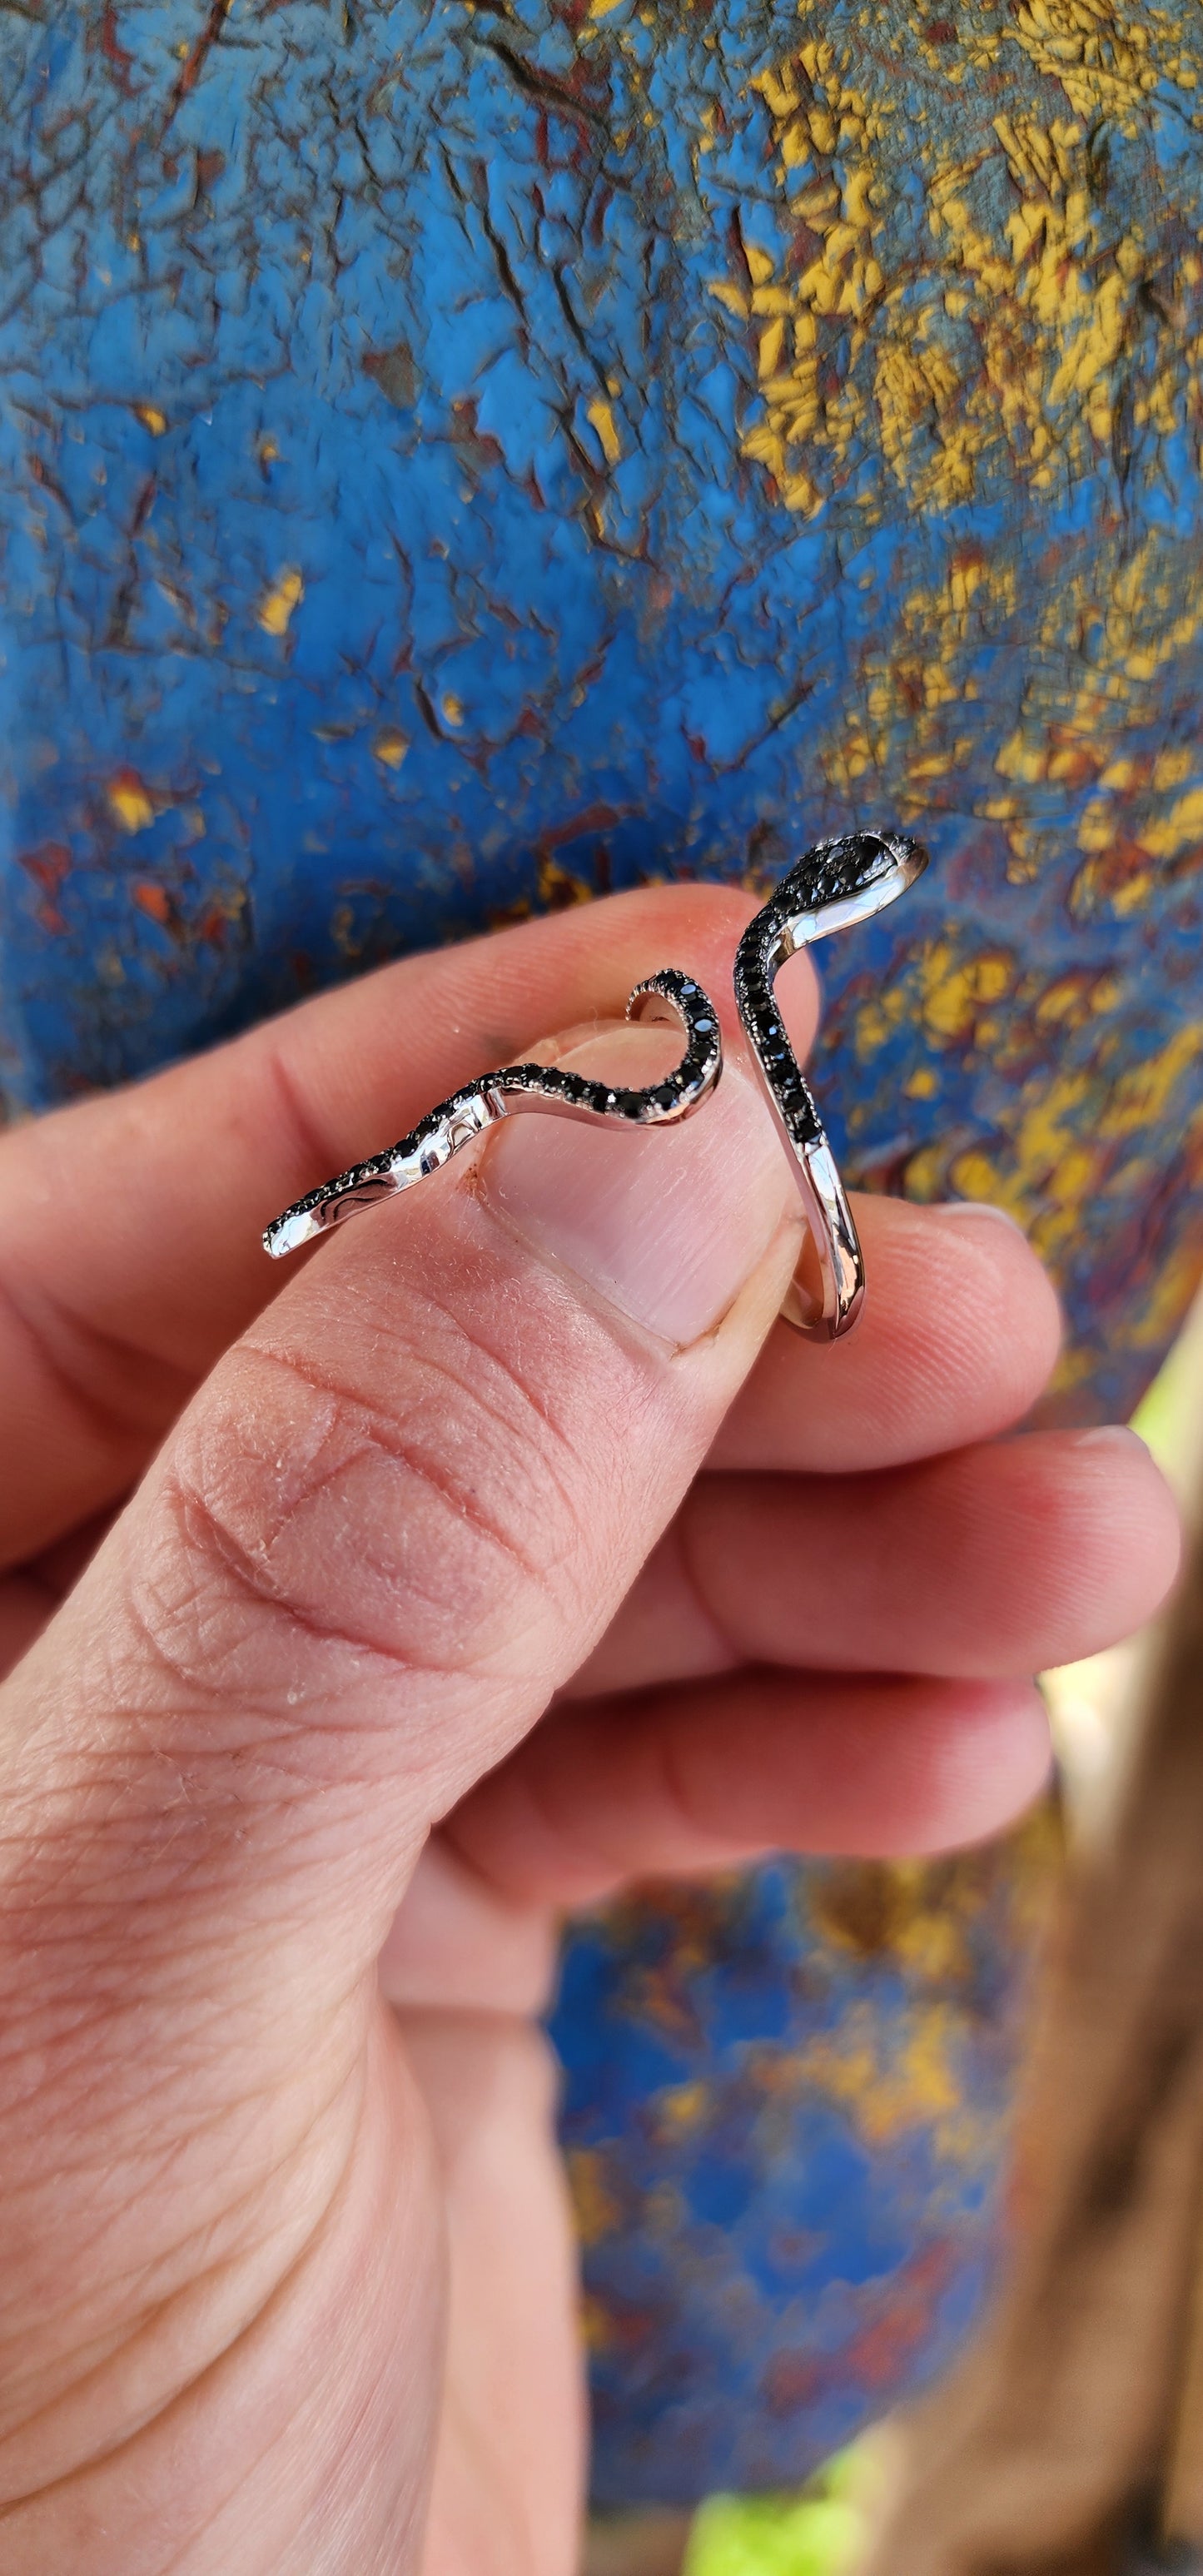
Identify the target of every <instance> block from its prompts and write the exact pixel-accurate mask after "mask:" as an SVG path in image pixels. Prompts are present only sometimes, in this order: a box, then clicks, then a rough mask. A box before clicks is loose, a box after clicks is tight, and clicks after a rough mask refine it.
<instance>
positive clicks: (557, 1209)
mask: <svg viewBox="0 0 1203 2576" xmlns="http://www.w3.org/2000/svg"><path fill="white" fill-rule="evenodd" d="M679 1053H680V1047H679V1043H678V1042H676V1041H675V1040H674V1038H673V1036H672V1034H671V1032H666V1031H665V1030H663V1029H657V1028H650V1027H649V1028H631V1027H628V1026H626V1025H624V1024H622V1023H616V1025H615V1026H614V1027H613V1029H610V1030H607V1031H606V1032H605V1033H604V1034H599V1035H595V1036H590V1037H588V1038H586V1039H584V1040H583V1041H581V1042H580V1043H578V1044H577V1045H575V1046H573V1047H571V1048H570V1049H569V1050H568V1051H567V1052H566V1053H565V1054H563V1055H562V1056H560V1057H559V1058H558V1059H557V1061H559V1062H560V1063H562V1064H566V1065H569V1066H571V1068H572V1070H573V1071H574V1072H576V1073H588V1074H594V1075H598V1076H604V1077H605V1078H606V1080H607V1081H609V1082H615V1083H619V1082H621V1083H623V1084H625V1085H627V1086H629V1087H630V1088H632V1089H634V1088H637V1087H642V1086H643V1085H644V1084H646V1083H652V1082H657V1081H660V1080H661V1079H662V1078H663V1075H664V1073H665V1071H666V1070H667V1068H668V1066H669V1065H670V1064H672V1063H673V1062H675V1060H676V1057H677V1056H678V1055H679ZM481 1186H482V1194H483V1196H484V1198H485V1200H486V1202H487V1203H489V1204H491V1206H492V1207H493V1208H494V1210H495V1211H496V1212H497V1213H498V1214H499V1215H501V1216H502V1217H503V1218H504V1219H505V1221H506V1223H507V1224H508V1225H509V1226H510V1227H512V1229H513V1230H514V1232H515V1233H516V1234H519V1235H521V1236H522V1237H523V1238H524V1239H525V1241H526V1242H527V1243H529V1244H531V1245H532V1246H533V1247H534V1249H535V1250H536V1251H537V1252H539V1253H541V1254H543V1255H544V1256H545V1257H548V1258H550V1259H552V1260H553V1261H556V1262H558V1263H560V1264H561V1265H562V1266H563V1267H564V1268H565V1269H567V1270H571V1271H573V1272H574V1273H575V1274H576V1276H577V1278H578V1279H581V1280H583V1281H584V1282H585V1283H586V1285H587V1286H588V1287H589V1288H590V1289H591V1290H593V1291H594V1293H595V1294H597V1295H599V1296H602V1297H604V1298H606V1299H607V1300H608V1301H609V1303H610V1304H611V1305H612V1306H616V1307H618V1308H619V1309H620V1310H621V1311H622V1313H623V1314H625V1315H628V1316H630V1317H631V1318H632V1320H633V1321H634V1322H635V1323H637V1324H640V1325H642V1326H643V1328H644V1329H645V1331H647V1332H649V1333H654V1334H656V1335H658V1336H659V1338H660V1339H661V1340H663V1341H666V1342H671V1343H674V1344H676V1345H678V1346H680V1345H682V1344H685V1343H689V1342H693V1341H696V1340H697V1339H698V1338H699V1336H700V1335H701V1334H703V1333H706V1332H709V1331H711V1330H712V1328H713V1327H714V1325H715V1324H717V1323H718V1321H719V1319H720V1317H721V1316H722V1315H723V1314H724V1313H725V1311H726V1309H727V1307H728V1306H729V1305H730V1304H731V1303H732V1301H733V1299H734V1298H735V1297H736V1296H737V1295H738V1293H739V1291H740V1289H741V1288H742V1287H743V1285H744V1282H745V1280H746V1279H749V1278H750V1277H751V1274H752V1272H753V1271H754V1270H755V1269H756V1267H757V1265H758V1263H759V1262H760V1261H761V1259H762V1258H763V1256H764V1254H765V1253H766V1252H767V1250H768V1247H769V1245H770V1243H771V1242H772V1240H773V1237H774V1235H775V1234H776V1232H777V1230H778V1228H779V1226H780V1224H781V1221H782V1217H783V1215H784V1214H785V1213H786V1212H787V1211H788V1209H789V1206H790V1199H791V1184H790V1175H789V1171H788V1167H787V1166H786V1164H785V1162H784V1158H783V1156H782V1153H781V1149H780V1146H779V1144H778V1142H777V1138H776V1136H775V1134H774V1132H773V1129H772V1126H771V1124H770V1121H769V1117H768V1113H767V1111H766V1109H765V1108H764V1106H763V1104H762V1103H761V1101H760V1098H759V1096H758V1094H757V1093H756V1092H754V1091H753V1090H752V1087H751V1085H750V1083H749V1082H748V1081H747V1080H746V1079H745V1077H744V1076H743V1075H742V1074H741V1073H740V1072H739V1071H738V1070H737V1069H735V1068H733V1067H732V1066H731V1065H730V1064H728V1066H727V1067H726V1069H725V1070H724V1073H723V1078H722V1081H721V1083H720V1084H719V1087H718V1090H717V1091H716V1092H714V1093H713V1094H712V1095H711V1097H710V1099H709V1100H708V1101H706V1102H705V1104H704V1106H703V1107H702V1108H701V1109H700V1110H698V1111H697V1112H696V1113H695V1115H694V1116H693V1117H692V1118H691V1119H688V1120H687V1121H686V1122H685V1123H684V1124H683V1125H682V1126H680V1127H669V1128H658V1129H656V1128H653V1129H644V1130H642V1131H640V1130H634V1131H632V1130H630V1129H626V1130H624V1131H619V1130H615V1129H611V1128H605V1127H598V1128H595V1129H592V1130H591V1129H589V1128H588V1127H585V1126H576V1125H571V1126H570V1125H569V1124H568V1123H567V1122H566V1121H563V1120H560V1119H550V1118H547V1119H544V1118H537V1117H530V1118H519V1119H516V1120H515V1121H514V1123H513V1125H512V1126H504V1127H502V1128H501V1129H500V1131H499V1133H498V1134H497V1136H496V1138H495V1139H494V1141H493V1143H492V1145H491V1146H490V1148H489V1150H488V1152H487V1153H486V1155H485V1158H484V1164H483V1170H482V1179H481Z"/></svg>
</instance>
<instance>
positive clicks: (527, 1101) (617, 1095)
mask: <svg viewBox="0 0 1203 2576" xmlns="http://www.w3.org/2000/svg"><path fill="white" fill-rule="evenodd" d="M627 1018H628V1020H638V1021H648V1020H662V1021H667V1022H670V1023H673V1024H676V1023H679V1024H680V1026H681V1027H682V1028H683V1030H684V1033H685V1041H686V1044H685V1053H684V1055H683V1056H682V1057H681V1060H680V1063H679V1064H678V1065H676V1066H675V1067H674V1069H673V1071H672V1072H671V1073H669V1074H665V1076H664V1077H663V1079H662V1080H661V1081H660V1082H656V1083H652V1084H650V1085H649V1086H648V1087H647V1088H646V1089H644V1090H642V1091H631V1090H626V1089H624V1088H622V1086H621V1085H610V1084H607V1083H604V1082H594V1081H591V1080H590V1079H589V1077H588V1076H587V1075H585V1074H580V1073H572V1072H570V1071H568V1070H567V1068H565V1067H562V1066H559V1065H546V1064H507V1065H503V1066H502V1067H501V1068H500V1070H499V1071H498V1072H496V1073H486V1074H482V1075H481V1076H480V1078H479V1079H478V1080H477V1081H475V1082H469V1083H465V1084H464V1085H463V1086H462V1088H461V1089H460V1090H459V1091H453V1092H452V1093H451V1095H450V1097H449V1098H448V1099H447V1100H441V1101H440V1102H439V1103H438V1106H437V1108H434V1109H430V1110H428V1111H427V1112H426V1115H425V1117H424V1118H420V1119H419V1121H418V1124H417V1126H416V1127H412V1128H411V1129H410V1132H409V1134H408V1135H407V1136H403V1137H402V1138H401V1140H400V1142H399V1144H396V1145H390V1146H388V1147H387V1148H386V1150H385V1152H384V1153H382V1154H373V1155H372V1156H370V1158H369V1159H368V1161H367V1162H364V1163H353V1164H351V1166H350V1168H349V1169H348V1170H347V1171H345V1172H339V1173H337V1174H336V1176H335V1178H334V1179H333V1180H330V1181H323V1182H322V1183H321V1185H320V1187H319V1188H317V1189H314V1190H309V1191H308V1192H307V1194H306V1196H305V1197H304V1198H301V1199H296V1200H295V1201H294V1202H293V1205H292V1206H291V1207H287V1208H285V1209H284V1212H283V1214H282V1215H281V1216H278V1217H276V1218H274V1219H273V1221H272V1223H271V1224H270V1225H269V1226H268V1228H267V1230H266V1232H265V1234H264V1237H263V1248H264V1251H265V1252H267V1253H270V1255H271V1258H272V1260H273V1261H280V1260H282V1259H283V1258H284V1256H285V1254H286V1253H289V1252H296V1251H299V1249H300V1247H301V1245H302V1244H305V1243H313V1242H316V1240H317V1238H318V1236H319V1235H322V1234H327V1233H328V1232H329V1231H330V1229H331V1227H332V1226H336V1225H342V1224H344V1223H345V1221H346V1219H347V1218H348V1217H352V1216H358V1215H360V1214H361V1213H362V1211H363V1210H364V1209H366V1208H370V1207H375V1206H376V1205H377V1203H378V1201H379V1200H381V1199H386V1198H393V1197H395V1196H396V1194H397V1192H398V1191H399V1190H408V1189H412V1188H413V1187H414V1184H415V1183H416V1182H418V1181H421V1180H425V1178H426V1177H427V1175H428V1173H430V1172H437V1171H438V1170H439V1169H440V1168H441V1166H442V1165H443V1164H444V1163H449V1162H450V1160H451V1158H452V1155H453V1154H458V1153H460V1152H461V1151H462V1150H463V1148H464V1147H465V1146H466V1145H470V1144H472V1143H473V1142H474V1141H475V1139H476V1138H477V1137H478V1136H480V1135H482V1134H483V1133H484V1130H485V1129H486V1127H492V1126H495V1125H496V1124H497V1122H498V1120H500V1119H502V1118H513V1117H515V1116H516V1115H518V1114H519V1113H520V1112H522V1111H529V1110H542V1111H546V1112H548V1113H550V1115H551V1116H552V1117H559V1118H581V1119H590V1120H595V1121H596V1120H600V1121H601V1122H602V1123H603V1124H604V1125H605V1126H608V1127H673V1126H676V1125H678V1124H679V1123H680V1121H681V1119H683V1118H689V1117H691V1116H692V1115H693V1112H694V1110H695V1109H698V1108H700V1107H701V1104H702V1102H703V1101H704V1100H705V1099H707V1098H708V1096H709V1094H710V1093H711V1092H712V1091H713V1090H714V1087H715V1084H716V1083H717V1081H718V1079H719V1075H720V1073H721V1072H722V1064H723V1048H722V1038H721V1035H720V1032H719V1022H718V1013H717V1011H716V1010H715V1008H714V1005H713V1003H712V1002H711V1000H710V998H709V996H708V994H706V993H705V992H703V990H702V987H701V985H700V984H697V983H695V982H694V980H693V977H692V976H690V975H684V974H682V973H681V972H680V970H679V968H677V967H675V966H665V967H662V968H661V970H660V972H659V973H658V974H655V975H649V976H648V977H647V978H646V980H645V981H644V982H643V983H641V984H637V985H636V986H635V989H634V992H633V993H632V994H631V997H630V1000H629V1002H628V1003H627Z"/></svg>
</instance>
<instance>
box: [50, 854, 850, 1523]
mask: <svg viewBox="0 0 1203 2576" xmlns="http://www.w3.org/2000/svg"><path fill="white" fill-rule="evenodd" d="M752 908H753V907H752V903H751V900H750V899H749V898H748V897H747V896H744V895H741V894H739V893H737V892H733V891H731V890H728V889H725V888H722V887H706V886H698V887H655V888H649V889H647V890H645V891H640V892H637V893H633V894H627V895H616V896H612V897H610V898H609V899H608V900H607V901H605V902H604V903H600V904H596V905H590V906H587V907H582V908H579V909H574V910H573V911H571V912H565V913H560V914H556V915H552V916H550V917H548V918H545V919H542V920H539V921H534V922H529V923H523V924H521V925H519V926H518V927H516V928H513V929H509V930H504V931H499V932H496V933H494V934H493V935H492V936H491V937H488V938H485V939H480V940H474V941H472V942H471V943H469V944H465V945H464V946H461V947H456V948H451V949H444V950H440V951H439V952H437V953H436V954H433V955H423V956H417V957H411V958H405V959H402V960H401V961H400V962H399V963H397V964H396V965H393V966H388V967H384V968H382V969H381V970H380V971H379V972H378V973H376V974H374V975H370V976H367V977H365V978H364V979H363V980H362V982H360V983H358V984H356V985H354V986H343V987H341V988H339V989H338V990H336V991H334V992H331V993H326V994H323V995H320V996H319V997H318V998H316V999H315V1000H313V1001H310V1002H306V1003H302V1004H300V1005H299V1006H298V1007H297V1008H296V1009H295V1010H292V1011H290V1012H287V1013H285V1014H284V1015H283V1016H282V1017H281V1018H279V1019H276V1020H273V1021H269V1022H267V1023H265V1024H264V1026H262V1027H261V1028H258V1029H255V1030H252V1031H251V1032H250V1033H249V1034H248V1035H247V1036H245V1037H242V1038H238V1039H235V1040H234V1041H233V1042H231V1043H230V1044H228V1045H225V1046H222V1047H220V1048H217V1049H215V1050H214V1051H213V1052H212V1053H211V1054H208V1055H205V1056H202V1057H199V1058H197V1059H195V1060H194V1061H192V1062H191V1063H188V1064H184V1065H178V1066H175V1067H173V1068H172V1069H171V1070H170V1071H168V1072H166V1073H163V1074H158V1075H156V1076H154V1077H153V1078H152V1079H151V1080H149V1081H147V1082H143V1083H139V1084H137V1085H134V1086H131V1087H130V1088H129V1089H126V1090H123V1091H120V1092H116V1093H112V1094H109V1095H108V1096H106V1097H102V1098H98V1099H95V1100H90V1101H86V1102H82V1103H80V1104H79V1105H77V1106H75V1107H72V1108H70V1109H65V1110H59V1111H56V1112H54V1113H52V1114H51V1115H50V1116H48V1117H46V1118H43V1119H41V1120H39V1121H37V1122H35V1123H31V1124H30V1125H28V1126H25V1127H19V1128H16V1129H14V1130H13V1131H11V1132H10V1134H8V1135H7V1136H6V1137H4V1138H3V1139H2V1140H0V1455H3V1456H4V1457H5V1459H6V1460H7V1461H8V1462H9V1467H10V1472H9V1475H8V1477H7V1479H6V1481H5V1486H4V1490H3V1492H2V1493H0V1564H13V1563H17V1562H21V1561H22V1560H24V1559H25V1558H27V1557H28V1556H30V1555H32V1554H33V1553H34V1552H35V1551H36V1550H37V1549H39V1548H42V1547H44V1546H46V1545H47V1544H48V1543H49V1542H50V1541H52V1540H53V1539H55V1538H57V1537H59V1536H60V1535H61V1534H62V1533H63V1532H64V1531H65V1530H67V1529H70V1528H72V1527H74V1525H75V1524H76V1523H77V1522H78V1521H79V1520H81V1519H83V1518H84V1517H85V1516H87V1515H89V1514H91V1513H93V1512H96V1511H98V1510H101V1509H103V1507H104V1506H105V1505H106V1504H108V1503H111V1502H112V1501H113V1500H114V1499H116V1498H117V1497H118V1496H119V1495H121V1494H123V1493H124V1492H125V1491H126V1490H127V1489H128V1487H129V1485H130V1484H131V1483H132V1482H133V1480H134V1479H135V1477H136V1476H138V1475H139V1474H140V1472H141V1470H142V1468H143V1467H144V1465H145V1464H146V1461H147V1459H148V1458H149V1456H150V1455H151V1453H152V1452H153V1450H154V1449H155V1448H156V1447H157V1445H158V1443H159V1441H160V1439H161V1438H162V1436H163V1434H164V1432H165V1431H166V1429H167V1427H168V1425H169V1424H170V1423H171V1422H172V1421H173V1420H174V1418H175V1416H176V1414H177V1412H178V1411H179V1409H180V1407H181V1405H182V1404H183V1403H184V1402H185V1401H186V1399H187V1397H188V1396H189V1394H190V1393H191V1392H192V1390H193V1388H194V1387H195V1385H196V1384H197V1382H198V1381H199V1379H200V1378H202V1377H203V1376H204V1375H205V1374H206V1372H207V1371H208V1369H209V1368H210V1367H211V1366H212V1365H213V1362H214V1361H215V1360H216V1358H217V1357H218V1356H219V1354H220V1353H221V1351H223V1350H224V1349H225V1348H226V1347H227V1345H228V1344H229V1343H230V1342H231V1341H233V1340H234V1339H235V1338H236V1337H237V1335H238V1334H239V1333H241V1332H243V1331H244V1330H245V1328H246V1326H247V1325H248V1324H249V1323H250V1321H251V1320H252V1318H253V1317H254V1315H255V1314H257V1313H258V1311H259V1310H260V1308H261V1307H263V1306H264V1305H266V1304H267V1303H268V1301H269V1299H270V1298H271V1297H272V1296H273V1295H274V1294H275V1293H276V1290H277V1287H278V1284H279V1282H278V1278H277V1277H274V1276H273V1274H272V1271H271V1268H270V1265H269V1264H268V1263H267V1262H266V1261H265V1259H264V1257H263V1253H262V1250H261V1248H260V1242H259V1237H260V1232H261V1229H262V1227H263V1225H264V1224H265V1222H266V1221H267V1220H268V1219H269V1218H270V1217H272V1216H273V1215H274V1214H275V1213H276V1211H277V1210H278V1209H279V1208H281V1207H282V1206H283V1205H284V1204H285V1202H286V1201H288V1200H290V1199H293V1198H296V1197H297V1196H299V1195H300V1193H301V1192H302V1191H304V1190H306V1189H309V1188H311V1187H312V1186H313V1185H314V1184H315V1183H316V1182H319V1181H322V1180H325V1179H326V1178H327V1177H328V1175H329V1174H330V1173H332V1172H335V1171H337V1170H338V1169H339V1168H340V1167H341V1166H343V1165H345V1164H348V1163H350V1162H353V1161H355V1160H357V1159H359V1158H360V1157H361V1156H363V1155H366V1154H370V1153H373V1152H375V1151H377V1150H379V1149H381V1148H383V1147H384V1146H387V1145H388V1144H390V1143H391V1142H392V1140H393V1139H394V1138H395V1137H397V1136H399V1135H400V1134H402V1133H403V1132H404V1131H405V1129H406V1128H407V1127H409V1126H411V1125H412V1124H413V1123H414V1121H415V1120H416V1119H417V1118H418V1117H419V1116H420V1115H421V1113H422V1111H423V1110H425V1109H428V1108H429V1107H430V1106H431V1105H432V1103H434V1102H435V1101H437V1100H439V1099H441V1098H443V1097H444V1096H445V1095H446V1094H447V1093H448V1092H450V1091H452V1090H454V1089H455V1088H456V1086H457V1085H458V1084H460V1083H462V1082H464V1081H466V1080H468V1079H470V1078H471V1076H472V1075H474V1074H477V1073H481V1072H485V1071H487V1070H488V1069H489V1068H490V1067H491V1066H493V1065H497V1064H503V1063H504V1062H506V1060H507V1059H509V1058H512V1057H513V1056H514V1055H515V1054H516V1053H518V1052H519V1051H520V1050H521V1049H522V1048H523V1047H524V1046H526V1045H529V1044H531V1043H533V1042H534V1041H535V1040H536V1039H538V1038H539V1037H541V1036H543V1035H545V1033H546V1032H547V1031H548V1030H549V1029H556V1028H563V1027H565V1026H566V1025H567V1024H569V1023H570V1022H571V1021H573V1020H582V1019H588V1018H590V1017H593V1016H598V1015H603V1014H604V1015H606V1016H614V1015H615V1014H616V1013H617V1014H619V1015H620V1014H621V1010H622V1006H623V1004H624V1002H625V1000H626V996H627V993H628V991H629V990H630V988H631V986H632V985H633V984H634V983H636V982H637V981H638V980H639V978H640V976H642V975H645V974H647V973H648V972H650V971H652V970H654V969H655V968H656V967H659V966H666V965H679V966H682V967H684V968H686V969H687V970H688V971H689V972H690V973H692V974H693V975H695V976H696V978H697V980H698V981H699V982H700V983H701V984H703V985H705V987H706V988H707V990H708V991H709V992H711V993H712V995H713V998H714V1000H715V1002H716V1004H717V1005H718V1006H719V1009H720V1011H721V1013H722V1016H723V1019H724V1022H725V1029H726V1033H727V1035H728V1036H729V1037H730V1038H731V1039H732V1040H733V1041H735V1040H736V1038H737V1030H738V1023H737V1021H736V1019H735V1016H734V1012H733V1006H732V1003H731V958H732V955H733V953H734V948H735V945H736V942H737V940H738V937H739V934H740V932H741V930H742V929H743V927H744V924H745V922H746V921H747V918H748V915H749V913H750V911H751V910H752ZM815 993H816V988H815V984H814V979H813V977H809V978H808V977H807V976H806V975H805V974H798V975H797V976H796V980H795V982H794V988H793V1000H792V1007H793V1009H794V1012H795V1014H796V1017H795V1027H796V1030H797V1036H798V1042H799V1044H802V1043H803V1042H806V1041H809V1038H810V1036H811V1035H812V1033H813V1027H814V1021H815V1016H816V1002H815Z"/></svg>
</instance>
